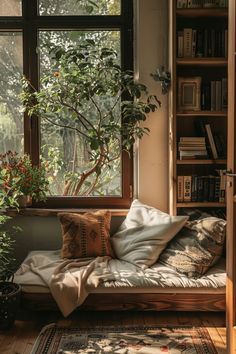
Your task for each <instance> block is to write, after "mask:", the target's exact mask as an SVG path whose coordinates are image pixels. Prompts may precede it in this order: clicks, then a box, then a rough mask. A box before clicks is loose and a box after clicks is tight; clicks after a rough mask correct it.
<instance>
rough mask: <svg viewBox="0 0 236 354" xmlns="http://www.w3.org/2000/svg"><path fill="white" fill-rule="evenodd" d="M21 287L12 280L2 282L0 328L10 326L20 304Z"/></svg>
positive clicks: (0, 285) (0, 284)
mask: <svg viewBox="0 0 236 354" xmlns="http://www.w3.org/2000/svg"><path fill="white" fill-rule="evenodd" d="M20 295H21V287H20V285H19V284H16V283H12V282H0V329H8V328H10V327H11V326H12V325H13V323H14V321H15V317H16V312H17V310H18V308H19V304H20Z"/></svg>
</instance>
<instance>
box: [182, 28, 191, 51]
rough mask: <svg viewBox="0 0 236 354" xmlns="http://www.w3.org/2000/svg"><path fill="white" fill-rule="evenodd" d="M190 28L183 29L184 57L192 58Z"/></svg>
mask: <svg viewBox="0 0 236 354" xmlns="http://www.w3.org/2000/svg"><path fill="white" fill-rule="evenodd" d="M192 32H193V30H192V28H184V57H192Z"/></svg>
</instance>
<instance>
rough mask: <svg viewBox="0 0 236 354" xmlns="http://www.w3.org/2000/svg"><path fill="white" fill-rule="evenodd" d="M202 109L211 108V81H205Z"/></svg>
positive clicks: (208, 109) (202, 91) (202, 92)
mask: <svg viewBox="0 0 236 354" xmlns="http://www.w3.org/2000/svg"><path fill="white" fill-rule="evenodd" d="M201 109H202V111H210V109H211V88H210V84H209V83H204V84H203V85H202V90H201Z"/></svg>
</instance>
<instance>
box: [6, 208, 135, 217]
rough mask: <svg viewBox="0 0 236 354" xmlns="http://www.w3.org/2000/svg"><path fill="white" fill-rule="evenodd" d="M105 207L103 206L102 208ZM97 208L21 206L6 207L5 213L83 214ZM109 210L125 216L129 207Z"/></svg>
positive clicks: (26, 214)
mask: <svg viewBox="0 0 236 354" xmlns="http://www.w3.org/2000/svg"><path fill="white" fill-rule="evenodd" d="M104 209H105V208H104ZM96 210H98V208H96V209H78V208H74V209H73V208H64V209H63V208H58V209H39V208H21V209H19V211H17V210H16V209H8V210H7V211H6V214H7V215H9V216H12V217H13V216H17V215H23V216H44V217H47V216H57V214H58V213H65V212H67V213H76V214H83V213H86V212H94V211H96ZM106 210H110V211H111V215H112V216H126V215H127V213H128V211H129V209H106Z"/></svg>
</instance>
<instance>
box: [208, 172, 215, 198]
mask: <svg viewBox="0 0 236 354" xmlns="http://www.w3.org/2000/svg"><path fill="white" fill-rule="evenodd" d="M208 188H209V191H208V201H209V202H214V201H215V176H209V177H208Z"/></svg>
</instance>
